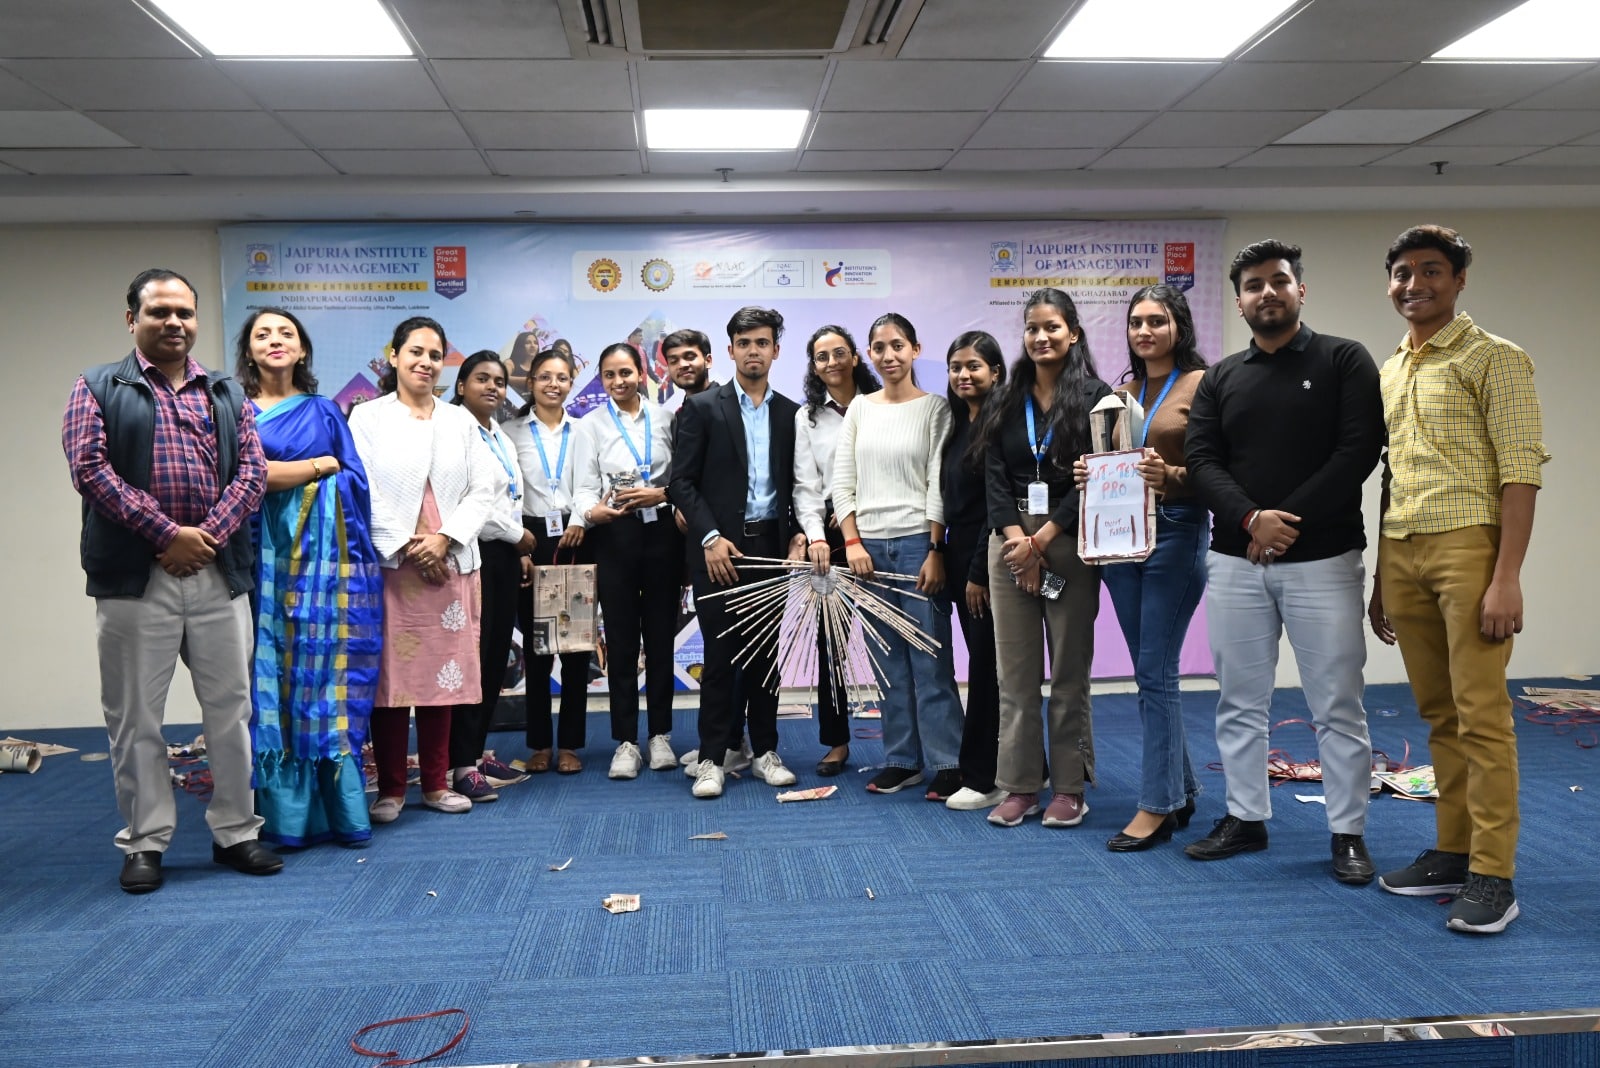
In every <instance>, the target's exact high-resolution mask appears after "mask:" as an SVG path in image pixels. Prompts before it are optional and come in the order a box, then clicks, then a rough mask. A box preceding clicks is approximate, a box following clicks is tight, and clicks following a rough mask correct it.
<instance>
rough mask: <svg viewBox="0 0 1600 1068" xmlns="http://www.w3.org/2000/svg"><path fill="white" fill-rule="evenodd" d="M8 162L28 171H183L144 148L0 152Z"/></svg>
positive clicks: (31, 172) (37, 172)
mask: <svg viewBox="0 0 1600 1068" xmlns="http://www.w3.org/2000/svg"><path fill="white" fill-rule="evenodd" d="M0 163H7V164H10V165H11V166H13V167H15V168H17V169H18V170H20V171H25V172H27V173H28V174H182V173H183V171H182V169H181V168H179V167H177V166H176V165H174V164H173V163H172V162H171V161H169V160H167V159H165V158H164V157H163V156H162V155H161V153H159V152H149V151H146V150H145V149H142V148H51V149H36V150H34V149H21V150H18V151H16V152H0Z"/></svg>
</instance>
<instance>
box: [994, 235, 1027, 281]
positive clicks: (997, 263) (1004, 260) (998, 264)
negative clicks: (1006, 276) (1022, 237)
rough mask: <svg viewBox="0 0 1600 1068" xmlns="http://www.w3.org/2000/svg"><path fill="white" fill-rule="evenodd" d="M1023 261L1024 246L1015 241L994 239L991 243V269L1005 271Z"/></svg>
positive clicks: (1012, 269)
mask: <svg viewBox="0 0 1600 1068" xmlns="http://www.w3.org/2000/svg"><path fill="white" fill-rule="evenodd" d="M1021 263H1022V246H1021V245H1020V244H1018V243H1017V242H1015V241H994V242H991V243H990V245H989V269H990V270H991V271H998V272H1001V273H1004V272H1006V271H1014V270H1016V269H1017V267H1018V266H1019V265H1020V264H1021Z"/></svg>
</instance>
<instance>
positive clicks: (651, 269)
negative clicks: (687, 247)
mask: <svg viewBox="0 0 1600 1068" xmlns="http://www.w3.org/2000/svg"><path fill="white" fill-rule="evenodd" d="M675 277H676V275H675V274H674V273H673V270H672V264H670V263H668V262H667V261H666V260H662V259H655V260H649V261H648V262H646V263H645V265H644V266H643V267H641V268H640V269H639V281H641V282H643V283H644V287H645V288H646V289H648V290H650V291H651V292H652V293H660V292H662V291H663V290H666V289H670V288H671V287H672V281H673V279H674V278H675Z"/></svg>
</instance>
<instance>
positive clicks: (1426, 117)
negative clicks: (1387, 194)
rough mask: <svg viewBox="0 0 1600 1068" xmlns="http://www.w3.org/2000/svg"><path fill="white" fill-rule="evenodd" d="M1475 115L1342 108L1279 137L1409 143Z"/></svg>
mask: <svg viewBox="0 0 1600 1068" xmlns="http://www.w3.org/2000/svg"><path fill="white" fill-rule="evenodd" d="M1472 115H1473V110H1472V109H1471V108H1456V109H1449V108H1341V109H1340V110H1338V111H1329V112H1325V113H1324V114H1321V115H1318V116H1317V117H1316V118H1314V119H1312V120H1311V121H1310V122H1308V123H1306V124H1305V125H1303V126H1301V127H1299V128H1298V129H1296V130H1292V131H1290V132H1289V133H1286V134H1284V135H1283V136H1282V137H1280V138H1277V141H1278V143H1279V144H1284V145H1409V144H1410V143H1411V142H1413V141H1420V140H1421V139H1422V138H1424V137H1428V136H1430V135H1432V134H1433V133H1435V132H1437V131H1439V130H1443V129H1445V128H1446V127H1448V126H1453V125H1455V124H1456V123H1458V122H1461V121H1462V120H1464V119H1469V118H1471V117H1472Z"/></svg>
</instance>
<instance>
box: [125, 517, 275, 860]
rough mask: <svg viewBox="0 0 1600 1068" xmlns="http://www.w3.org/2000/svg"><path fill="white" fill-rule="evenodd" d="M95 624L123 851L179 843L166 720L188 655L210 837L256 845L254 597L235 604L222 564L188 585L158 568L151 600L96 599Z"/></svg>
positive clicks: (186, 580) (149, 591)
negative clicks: (202, 744) (202, 741)
mask: <svg viewBox="0 0 1600 1068" xmlns="http://www.w3.org/2000/svg"><path fill="white" fill-rule="evenodd" d="M239 536H241V537H242V536H243V535H239ZM95 618H96V623H97V625H98V630H99V639H100V704H101V708H102V711H104V712H105V717H106V731H107V733H108V734H109V735H110V736H111V768H112V772H113V774H114V775H115V778H116V787H117V808H118V809H119V810H120V811H121V813H122V818H123V819H124V820H126V821H127V823H128V825H127V826H126V827H124V828H123V829H122V830H120V831H118V832H117V848H119V849H121V850H122V851H123V852H125V853H139V852H144V851H146V850H156V851H158V852H163V853H164V852H166V849H167V846H168V845H169V844H171V842H172V832H173V830H174V829H175V828H176V826H177V819H178V811H177V803H176V801H175V800H174V799H173V796H172V779H171V777H170V773H169V772H168V765H167V743H166V739H165V738H163V737H162V734H161V722H162V718H163V716H164V714H165V712H166V707H167V690H168V688H169V687H170V686H171V685H172V672H173V670H174V669H175V668H176V667H177V663H178V658H179V657H180V656H181V657H183V662H184V664H185V666H187V667H188V669H189V675H190V676H191V678H193V680H194V696H195V699H196V700H197V701H199V703H200V717H201V725H202V727H203V728H204V730H205V735H206V760H207V762H208V763H209V764H210V766H211V779H212V783H213V788H214V792H213V793H212V795H211V801H210V803H209V804H207V805H206V823H207V824H209V825H210V827H211V836H212V838H213V839H215V841H216V843H217V844H218V845H220V846H223V847H224V848H226V847H228V846H233V845H238V844H239V843H240V842H243V841H246V840H248V839H252V838H255V837H256V835H257V833H258V832H259V831H260V829H261V817H259V816H257V815H256V812H255V793H254V792H253V791H252V790H251V789H250V657H251V649H252V643H253V637H254V636H253V634H252V630H253V628H252V625H251V622H250V598H248V597H246V596H242V595H241V596H239V597H229V596H228V582H227V579H226V578H225V577H224V576H223V574H222V568H221V567H219V566H218V565H216V564H214V563H213V564H211V565H210V566H208V567H206V568H205V569H203V570H202V571H201V572H200V573H199V574H198V575H191V576H189V577H188V578H174V577H173V576H171V575H169V574H167V573H166V572H165V571H163V570H161V567H160V566H159V565H156V564H152V565H151V567H150V584H149V585H148V586H146V587H145V591H144V596H143V597H100V598H96V600H95Z"/></svg>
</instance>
